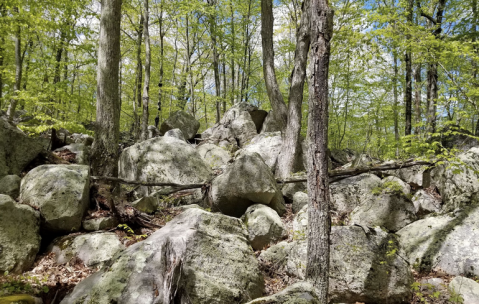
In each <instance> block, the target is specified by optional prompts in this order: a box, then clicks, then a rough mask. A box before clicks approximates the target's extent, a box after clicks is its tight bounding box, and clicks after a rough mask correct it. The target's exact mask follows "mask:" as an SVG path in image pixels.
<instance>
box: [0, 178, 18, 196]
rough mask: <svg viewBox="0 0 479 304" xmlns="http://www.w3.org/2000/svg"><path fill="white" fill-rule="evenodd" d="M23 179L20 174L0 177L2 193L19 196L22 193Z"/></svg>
mask: <svg viewBox="0 0 479 304" xmlns="http://www.w3.org/2000/svg"><path fill="white" fill-rule="evenodd" d="M21 181H22V179H21V178H20V177H19V176H18V175H7V176H4V177H0V194H5V195H8V196H11V197H13V198H17V197H18V196H19V195H20V182H21Z"/></svg>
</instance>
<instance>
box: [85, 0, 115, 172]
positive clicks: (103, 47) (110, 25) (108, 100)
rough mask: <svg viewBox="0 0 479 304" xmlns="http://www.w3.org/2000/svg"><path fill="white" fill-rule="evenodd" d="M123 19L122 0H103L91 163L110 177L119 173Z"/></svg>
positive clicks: (96, 170)
mask: <svg viewBox="0 0 479 304" xmlns="http://www.w3.org/2000/svg"><path fill="white" fill-rule="evenodd" d="M120 20H121V0H102V2H101V18H100V41H99V47H98V66H97V104H96V130H95V141H94V143H93V147H92V156H91V166H92V171H93V174H94V175H100V176H110V177H116V176H118V157H119V151H118V142H119V131H120V106H119V96H118V74H119V62H120Z"/></svg>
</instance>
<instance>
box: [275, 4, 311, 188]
mask: <svg viewBox="0 0 479 304" xmlns="http://www.w3.org/2000/svg"><path fill="white" fill-rule="evenodd" d="M310 4H311V3H310V0H305V1H304V2H303V8H302V11H303V13H302V15H301V24H300V26H299V29H298V32H297V34H296V51H295V54H294V68H293V71H292V73H291V87H290V88H289V105H288V112H289V113H288V124H287V126H286V132H285V135H284V138H283V145H282V146H281V152H280V154H279V157H278V165H277V167H276V176H277V177H278V178H282V179H285V178H287V177H288V176H289V175H290V174H291V173H293V172H294V171H295V170H297V169H299V168H298V166H299V165H300V164H301V162H299V161H298V159H299V156H301V153H299V152H300V151H301V142H300V139H301V137H300V135H301V120H302V117H303V115H302V111H301V108H302V105H303V90H304V81H305V78H306V64H307V62H308V52H309V46H310V42H311V36H310V26H309V24H310V11H311V8H310Z"/></svg>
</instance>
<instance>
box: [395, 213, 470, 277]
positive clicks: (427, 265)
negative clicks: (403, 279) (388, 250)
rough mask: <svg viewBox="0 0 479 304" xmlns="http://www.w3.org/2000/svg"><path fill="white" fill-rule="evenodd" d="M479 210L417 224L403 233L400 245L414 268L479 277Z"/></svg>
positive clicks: (438, 217) (406, 228)
mask: <svg viewBox="0 0 479 304" xmlns="http://www.w3.org/2000/svg"><path fill="white" fill-rule="evenodd" d="M478 222H479V208H478V206H477V205H476V206H473V207H470V208H467V209H465V210H463V211H462V212H459V213H458V214H457V215H456V216H450V215H443V216H436V217H429V218H425V219H422V220H419V221H416V222H414V223H412V224H410V225H408V226H406V227H404V228H403V229H401V230H400V231H398V232H397V235H399V237H400V243H401V244H402V246H403V247H404V251H405V253H406V258H407V260H408V261H409V263H410V264H411V265H413V266H414V267H415V268H417V269H419V270H424V271H441V272H444V273H446V274H450V275H464V274H465V275H475V276H478V275H479V229H478V227H477V223H478Z"/></svg>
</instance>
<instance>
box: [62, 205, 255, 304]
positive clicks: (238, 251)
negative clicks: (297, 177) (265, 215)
mask: <svg viewBox="0 0 479 304" xmlns="http://www.w3.org/2000/svg"><path fill="white" fill-rule="evenodd" d="M263 284H264V283H263V278H262V275H261V271H260V269H259V267H258V262H257V260H256V258H255V256H254V254H253V251H252V250H251V247H250V246H249V244H248V241H247V232H246V229H245V227H244V225H243V224H242V222H241V220H239V219H236V218H232V217H228V216H224V215H221V214H212V213H209V212H206V211H203V210H201V209H188V210H186V211H185V212H183V213H181V214H180V215H178V216H177V217H175V218H174V219H173V220H172V221H170V222H169V223H168V224H166V225H165V226H164V227H163V228H162V229H160V230H158V231H156V232H155V233H153V234H152V235H151V236H150V237H149V238H148V239H146V240H144V241H142V242H139V243H136V244H134V245H132V246H130V247H128V248H127V249H126V250H124V251H122V252H121V253H120V254H118V255H116V256H115V260H114V261H112V262H110V263H109V265H107V266H106V267H104V268H102V269H101V270H100V271H99V272H97V273H95V274H93V275H91V276H90V277H88V278H87V279H85V280H84V281H82V282H81V283H80V284H78V285H77V286H76V287H75V289H74V290H73V292H72V293H71V294H70V295H68V296H67V297H66V298H65V299H63V301H62V302H61V303H62V304H73V303H75V304H79V303H85V304H86V303H113V302H115V303H118V304H131V303H145V304H153V303H210V304H224V303H245V302H247V301H250V300H252V299H255V298H258V297H259V296H261V294H262V292H263Z"/></svg>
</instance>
